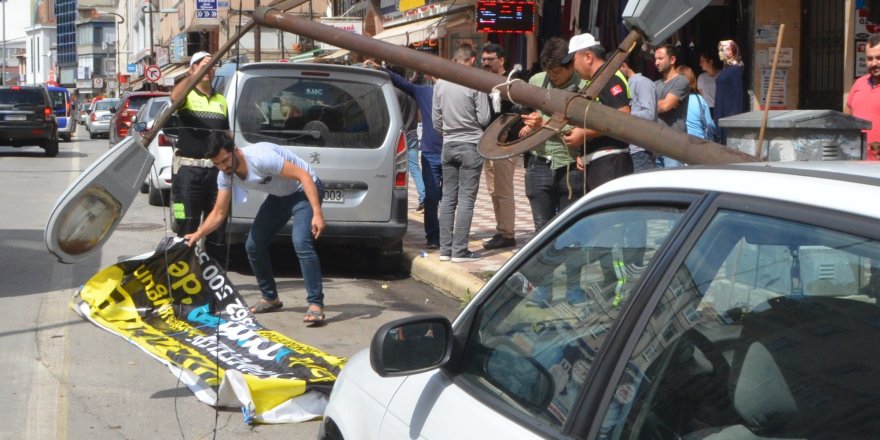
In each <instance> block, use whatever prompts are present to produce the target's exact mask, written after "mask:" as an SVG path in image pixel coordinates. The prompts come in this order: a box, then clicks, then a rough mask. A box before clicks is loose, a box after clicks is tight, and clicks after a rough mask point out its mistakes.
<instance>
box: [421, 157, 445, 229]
mask: <svg viewBox="0 0 880 440" xmlns="http://www.w3.org/2000/svg"><path fill="white" fill-rule="evenodd" d="M422 180H423V181H424V183H425V213H424V215H425V240H426V242H427V243H428V244H440V215H439V211H438V209H439V206H440V198H441V195H442V193H441V188H442V185H443V165H442V163H441V161H440V153H429V152H426V151H422Z"/></svg>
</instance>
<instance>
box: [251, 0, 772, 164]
mask: <svg viewBox="0 0 880 440" xmlns="http://www.w3.org/2000/svg"><path fill="white" fill-rule="evenodd" d="M254 20H255V21H256V22H257V23H259V24H261V25H264V26H269V27H273V28H277V29H282V30H284V31H287V32H293V33H296V34H299V35H301V36H304V37H307V38H311V39H313V40H318V41H323V42H325V43H328V44H331V45H333V46H336V47H341V48H344V49H347V50H349V51H352V52H357V53H361V54H364V55H367V56H371V57H376V58H380V59H383V60H385V61H389V62H391V63H393V64H396V65H401V66H404V67H408V68H410V69H414V70H417V71H419V72H423V73H427V74H429V75H432V76H434V77H437V78H442V79H444V80H447V81H451V82H454V83H457V84H460V85H463V86H466V87H470V88H472V89H475V90H480V91H483V92H486V93H489V92H491V91H492V89H493V88H498V89H499V90H500V91H501V96H502V97H509V98H510V99H509V100H510V101H512V102H516V103H518V104H523V105H525V106H528V107H532V108H537V109H541V110H542V111H543V112H544V113H546V114H558V115H565V118H566V119H568V121H569V123H570V124H572V125H575V126H578V127H586V128H590V129H593V130H598V131H601V132H604V133H606V134H608V135H609V136H612V137H614V138H616V139H619V140H622V141H624V142H628V143H631V144H636V145H639V146H643V147H645V148H647V149H648V150H651V151H653V152H654V153H657V154H662V155H664V156H669V157H671V158H673V159H677V160H680V161H683V162H686V163H689V164H726V163H735V162H754V161H755V159H754V157H752V156H751V155H748V154H745V153H742V152H739V151H736V150H733V149H730V148H727V147H725V146H723V145H720V144H716V143H714V142H709V141H706V140H703V139H699V138H695V137H693V136H689V135H687V134H685V133H682V132H679V131H676V130H673V129H671V128H669V127H666V126H665V125H662V124H658V123H655V122H652V121H648V120H645V119H641V118H637V117H634V116H630V115H627V114H624V113H621V112H619V111H617V110H616V109H612V108H609V107H607V106H604V105H602V104H599V103H597V102H595V101H590V100H587V99H586V98H584V97H583V96H581V95H578V94H576V93H572V92H566V91H562V90H558V89H544V88H540V87H536V86H532V85H530V84H527V83H525V82H523V81H514V82H512V83H509V84H508V83H507V79H506V78H504V77H503V76H501V75H496V74H494V73H491V72H487V71H485V70H482V69H476V68H473V67H468V66H464V65H461V64H457V63H454V62H452V61H449V60H445V59H443V58H440V57H437V56H433V55H428V54H424V53H421V52H418V51H415V50H412V49H408V48H405V47H400V46H396V45H393V44H390V43H386V42H384V41H379V40H375V39H373V38H370V37H364V36H361V35H357V34H354V33H352V32H347V31H343V30H339V29H336V28H333V27H331V26H326V25H323V24H320V23H315V22H312V21H310V20H308V19H306V18H302V17H297V16H295V15H292V14H285V13H283V12H281V11H278V10H277V9H274V8H272V7H271V6H268V7H260V8H257V9H256V10H255V11H254Z"/></svg>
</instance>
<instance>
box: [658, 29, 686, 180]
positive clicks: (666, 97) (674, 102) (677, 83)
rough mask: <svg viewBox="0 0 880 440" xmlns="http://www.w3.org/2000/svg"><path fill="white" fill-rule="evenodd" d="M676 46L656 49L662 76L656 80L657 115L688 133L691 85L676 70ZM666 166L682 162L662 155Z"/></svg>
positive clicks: (674, 165) (669, 124)
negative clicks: (686, 101) (687, 122)
mask: <svg viewBox="0 0 880 440" xmlns="http://www.w3.org/2000/svg"><path fill="white" fill-rule="evenodd" d="M675 62H676V56H675V46H672V45H669V44H666V45H663V46H660V47H658V48H656V49H654V65H655V66H657V71H658V72H659V73H660V76H661V78H660V79H658V80H657V81H655V82H654V87H655V88H656V90H657V117H658V118H659V119H660V120H661V121H663V122H664V123H665V124H666V125H668V126H669V127H671V128H673V129H676V130H678V131H680V132H682V133H687V127H686V126H685V120H686V117H687V105H686V103H685V98H687V96H688V93H690V89H691V85H690V83H688V80H687V78H685V77H683V76H681V75H679V74H678V72H676V71H675ZM662 163H663V165H661V166H664V167H666V168H671V167H677V166H681V165H682V164H681V162H679V161H677V160H674V159H671V158H668V157H662Z"/></svg>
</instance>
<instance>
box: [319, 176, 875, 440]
mask: <svg viewBox="0 0 880 440" xmlns="http://www.w3.org/2000/svg"><path fill="white" fill-rule="evenodd" d="M877 200H880V164H878V163H867V162H836V163H834V162H814V163H807V162H799V163H773V164H767V163H761V164H751V165H734V166H726V167H717V168H705V167H688V168H681V169H675V170H664V171H655V172H646V173H640V174H636V175H632V176H628V177H625V178H620V179H617V180H615V181H613V182H610V183H608V184H606V185H603V186H602V187H600V188H599V189H597V190H595V191H593V192H592V193H590V194H589V195H587V196H586V197H584V198H583V199H582V200H580V201H579V202H578V203H577V204H576V205H575V206H573V207H571V208H570V209H568V210H566V211H565V212H563V213H562V214H561V215H560V216H558V217H557V218H556V219H555V220H554V221H553V222H552V224H550V225H549V226H548V227H546V228H545V230H543V231H542V232H541V233H540V234H539V235H538V236H537V237H536V238H535V239H534V240H532V241H531V242H530V243H529V244H528V245H527V246H525V247H524V248H523V249H522V250H521V251H520V252H518V253H517V254H516V255H515V256H514V257H513V258H511V260H510V261H509V262H508V263H507V264H505V265H504V267H502V268H501V269H500V270H499V271H498V273H497V274H495V276H494V277H493V278H492V279H491V280H490V281H489V282H488V283H487V284H486V285H485V287H484V288H483V289H482V290H481V291H480V292H479V294H478V295H476V296H475V298H474V299H473V301H471V303H470V304H469V305H468V307H467V308H466V309H465V310H464V311H463V312H462V314H461V315H460V316H459V317H458V318H457V319H456V320H455V323H454V325H450V323H449V322H448V321H447V320H446V319H445V318H443V317H439V316H433V317H431V316H428V317H413V318H407V319H403V320H399V321H396V322H392V323H389V324H386V325H385V326H383V327H382V328H381V329H379V331H378V332H377V333H376V336H375V338H374V340H373V343H372V345H371V347H370V349H369V350H364V351H362V352H360V353H358V354H356V355H355V356H354V357H352V358H351V360H350V361H349V363H348V364H347V365H346V367H345V368H344V369H343V371H342V374H341V375H340V376H339V380H338V382H337V383H336V385H335V387H334V389H333V392H332V394H331V396H330V401H329V405H328V407H327V410H326V414H325V418H324V421H323V425H322V428H321V432H320V438H322V439H342V438H344V439H347V440H356V439H382V440H393V439H417V438H418V439H505V440H510V439H536V438H563V439H567V438H587V439H594V438H600V439H604V438H614V439H618V438H626V439H642V438H651V439H681V438H688V439H691V438H694V439H696V438H707V439H720V438H741V439H757V438H878V437H880V406H878V405H877V402H880V354H878V350H877V348H876V346H877V341H878V340H880V307H878V303H877V298H878V295H880V228H878V224H880V203H877V202H876V201H877ZM440 264H443V263H440Z"/></svg>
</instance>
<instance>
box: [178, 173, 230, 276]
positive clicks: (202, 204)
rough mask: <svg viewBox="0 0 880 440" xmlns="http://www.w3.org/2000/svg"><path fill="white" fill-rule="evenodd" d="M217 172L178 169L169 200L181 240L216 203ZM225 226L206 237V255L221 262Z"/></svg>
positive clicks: (223, 252) (224, 256) (223, 250)
mask: <svg viewBox="0 0 880 440" xmlns="http://www.w3.org/2000/svg"><path fill="white" fill-rule="evenodd" d="M219 172H220V170H218V169H217V168H214V167H211V168H199V167H189V166H181V167H180V169H178V170H177V173H175V174H174V177H172V183H171V200H172V203H173V205H172V212H173V213H174V221H175V222H176V223H177V236H178V237H183V236H184V235H186V234H190V233H193V232H195V231H196V229H198V228H199V225H200V224H201V223H202V218H204V217H205V216H207V215H208V213H210V212H211V209H213V208H214V202H215V201H216V200H217V173H219ZM225 235H226V223H224V224H223V225H222V226H221V227H219V228H217V230H216V231H214V232H212V233H211V234H209V235H208V236H207V237H205V251H206V252H208V255H210V256H211V257H213V258H214V259H216V260H217V261H220V262H223V261H225V259H226V237H225Z"/></svg>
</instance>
